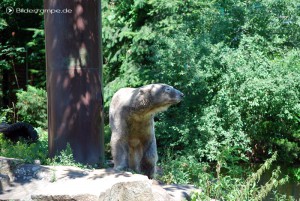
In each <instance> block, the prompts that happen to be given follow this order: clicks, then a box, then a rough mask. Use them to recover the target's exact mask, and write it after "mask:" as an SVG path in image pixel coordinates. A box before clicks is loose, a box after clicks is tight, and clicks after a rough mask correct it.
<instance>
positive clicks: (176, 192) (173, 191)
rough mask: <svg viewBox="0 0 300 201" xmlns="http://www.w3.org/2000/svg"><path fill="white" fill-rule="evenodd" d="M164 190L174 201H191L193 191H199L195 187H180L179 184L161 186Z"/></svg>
mask: <svg viewBox="0 0 300 201" xmlns="http://www.w3.org/2000/svg"><path fill="white" fill-rule="evenodd" d="M161 186H162V188H163V189H164V190H166V191H167V192H168V193H169V195H170V196H171V198H173V199H174V200H190V199H191V197H190V195H191V193H192V192H193V191H199V189H197V188H196V187H195V186H193V185H178V184H171V185H161Z"/></svg>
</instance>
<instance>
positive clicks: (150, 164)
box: [141, 137, 158, 179]
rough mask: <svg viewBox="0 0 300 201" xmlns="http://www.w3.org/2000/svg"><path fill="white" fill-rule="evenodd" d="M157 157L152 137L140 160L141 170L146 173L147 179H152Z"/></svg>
mask: <svg viewBox="0 0 300 201" xmlns="http://www.w3.org/2000/svg"><path fill="white" fill-rule="evenodd" d="M157 159H158V156H157V147H156V139H155V137H153V138H152V141H151V143H150V145H149V147H148V149H147V150H146V151H145V153H144V156H143V159H142V161H141V171H142V173H144V174H145V175H147V176H148V178H149V179H153V178H154V176H155V173H156V162H157Z"/></svg>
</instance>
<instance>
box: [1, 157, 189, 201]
mask: <svg viewBox="0 0 300 201" xmlns="http://www.w3.org/2000/svg"><path fill="white" fill-rule="evenodd" d="M0 182H1V183H0V200H1V201H3V200H35V201H54V200H59V201H63V200H74V201H76V200H78V201H81V200H84V201H85V200H88V201H89V200H90V201H94V200H97V201H180V200H184V199H185V198H186V195H188V194H189V193H190V191H191V190H192V189H193V188H190V186H189V187H188V188H186V187H184V186H176V185H173V186H172V185H171V186H163V185H160V184H158V183H157V182H155V180H149V179H148V178H147V177H146V176H144V175H140V174H132V173H129V172H118V171H115V170H113V169H94V170H90V169H87V170H84V169H80V168H77V167H70V166H42V165H34V164H24V163H23V162H22V161H21V160H16V159H9V158H3V157H1V158H0Z"/></svg>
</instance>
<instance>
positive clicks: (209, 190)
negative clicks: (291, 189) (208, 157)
mask: <svg viewBox="0 0 300 201" xmlns="http://www.w3.org/2000/svg"><path fill="white" fill-rule="evenodd" d="M276 158H277V152H275V153H274V154H273V156H272V157H271V158H270V159H268V160H266V161H265V163H264V164H262V165H261V167H260V168H259V169H258V170H257V171H254V172H253V171H250V168H245V167H242V166H238V167H237V166H236V167H233V169H234V170H236V171H235V172H231V173H230V174H228V171H226V170H223V169H222V168H219V167H218V163H217V165H212V164H209V163H206V162H199V161H197V160H196V158H195V157H193V156H189V157H178V158H176V159H174V158H170V156H167V157H165V158H164V159H163V160H162V162H161V164H160V165H161V167H162V169H163V175H162V176H161V177H160V180H162V181H163V182H165V183H168V184H170V183H175V184H191V183H192V184H195V185H196V186H197V187H199V189H201V191H197V192H194V194H193V195H192V201H200V200H210V199H217V200H248V201H259V200H264V199H265V198H266V197H267V196H268V195H270V194H271V193H273V195H274V196H275V200H284V199H286V200H293V198H288V197H287V196H284V195H280V194H279V193H277V192H276V189H277V187H278V186H280V185H283V184H284V183H286V182H287V181H288V176H285V177H281V176H280V175H281V174H280V173H281V170H280V167H279V166H278V167H276V168H275V169H274V170H273V171H272V176H271V177H270V178H269V180H268V181H267V182H265V183H263V184H261V182H260V178H261V177H262V175H263V174H264V173H265V172H266V171H268V170H270V168H271V165H272V164H273V163H274V162H275V161H276ZM219 165H220V164H219ZM221 165H222V164H221ZM220 169H221V170H220ZM222 171H225V173H222ZM241 172H243V173H244V175H241ZM247 172H249V173H248V174H247ZM251 172H253V173H252V174H250V173H251Z"/></svg>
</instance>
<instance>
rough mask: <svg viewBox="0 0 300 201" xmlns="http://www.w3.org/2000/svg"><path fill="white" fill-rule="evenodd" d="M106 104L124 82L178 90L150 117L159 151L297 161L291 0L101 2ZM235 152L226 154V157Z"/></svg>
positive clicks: (295, 12)
mask: <svg viewBox="0 0 300 201" xmlns="http://www.w3.org/2000/svg"><path fill="white" fill-rule="evenodd" d="M103 15H104V16H105V17H104V18H103V19H104V22H103V42H104V46H105V47H106V48H105V51H104V58H105V62H104V63H105V65H104V74H105V77H106V78H105V86H106V87H105V90H104V93H105V94H104V97H105V109H106V110H107V111H108V106H109V102H110V99H111V97H112V95H113V93H114V92H115V91H116V90H117V89H119V88H121V87H125V86H131V87H136V86H140V85H143V84H148V83H154V82H162V83H167V84H170V85H173V86H174V87H176V88H178V89H179V90H181V91H182V92H183V93H184V94H185V99H184V101H183V103H181V104H180V105H176V106H173V107H172V108H170V109H169V110H168V111H167V112H165V113H163V114H160V115H158V116H157V118H156V136H157V144H158V148H159V153H160V155H162V154H163V153H164V150H165V145H166V144H167V145H168V146H170V148H171V149H173V151H174V153H175V154H180V155H182V156H188V155H190V154H191V153H193V154H194V153H195V155H196V157H197V158H199V160H200V161H217V156H218V155H220V154H221V155H222V152H224V150H226V147H233V149H231V150H230V153H231V154H227V155H226V157H227V158H226V159H224V160H225V161H227V162H228V163H237V162H236V158H240V160H241V162H243V161H244V160H245V159H246V158H247V157H248V158H250V159H251V160H253V161H263V160H265V159H266V158H269V157H270V156H271V154H272V153H274V151H276V150H278V155H279V156H278V158H279V159H278V160H279V161H282V162H283V161H284V162H285V163H293V162H296V161H299V155H298V153H299V148H300V144H299V130H300V129H299V122H300V118H299V117H300V116H299V114H300V112H299V108H300V107H299V101H300V99H299V97H300V95H299V93H300V87H299V83H300V81H299V79H300V67H299V55H300V54H299V53H300V50H299V39H300V27H299V26H298V25H297V24H298V23H299V20H300V19H299V18H297V17H295V16H299V9H298V6H297V4H296V3H295V1H275V0H271V1H269V0H263V1H233V0H230V1H226V2H224V1H219V0H217V1H200V0H199V1H198V0H197V1H177V0H176V1H172V2H169V1H155V0H154V1H124V2H112V1H104V4H103ZM232 156H234V157H232Z"/></svg>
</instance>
